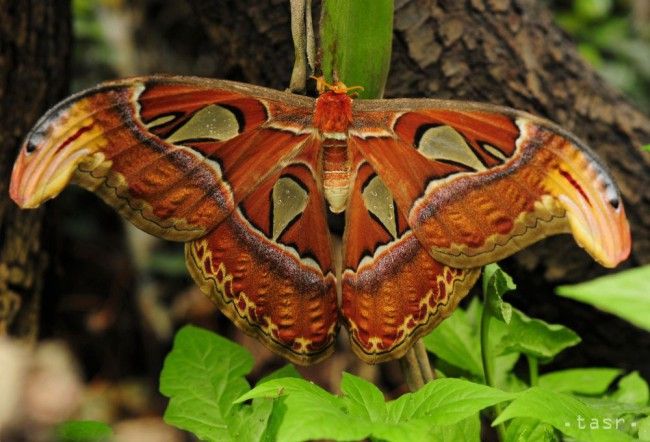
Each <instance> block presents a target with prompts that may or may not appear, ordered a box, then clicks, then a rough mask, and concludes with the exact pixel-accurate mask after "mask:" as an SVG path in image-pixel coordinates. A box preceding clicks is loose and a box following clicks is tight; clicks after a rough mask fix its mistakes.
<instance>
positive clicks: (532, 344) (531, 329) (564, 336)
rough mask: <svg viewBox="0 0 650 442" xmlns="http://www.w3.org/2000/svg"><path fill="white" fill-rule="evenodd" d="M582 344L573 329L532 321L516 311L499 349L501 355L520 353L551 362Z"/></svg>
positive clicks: (537, 320) (538, 320)
mask: <svg viewBox="0 0 650 442" xmlns="http://www.w3.org/2000/svg"><path fill="white" fill-rule="evenodd" d="M578 343H580V337H579V336H578V335H577V334H576V333H575V332H574V331H573V330H571V329H569V328H567V327H565V326H563V325H559V324H548V323H547V322H544V321H542V320H540V319H532V318H529V317H528V316H526V315H525V314H524V313H523V312H521V311H519V310H517V309H514V310H513V312H512V319H511V321H510V324H509V325H508V333H507V334H506V335H505V336H504V337H503V338H502V339H501V342H500V343H499V345H498V347H499V348H500V349H501V354H506V353H511V352H519V353H524V354H527V355H529V356H532V357H535V358H538V359H542V360H549V359H552V358H553V357H555V355H557V354H558V353H560V352H561V351H562V350H564V349H565V348H568V347H572V346H574V345H577V344H578Z"/></svg>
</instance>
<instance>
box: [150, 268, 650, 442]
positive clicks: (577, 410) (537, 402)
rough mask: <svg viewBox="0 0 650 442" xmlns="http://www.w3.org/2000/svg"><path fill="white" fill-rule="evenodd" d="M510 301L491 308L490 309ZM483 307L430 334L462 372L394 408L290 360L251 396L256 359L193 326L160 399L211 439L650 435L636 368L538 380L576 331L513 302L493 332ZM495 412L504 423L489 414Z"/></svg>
mask: <svg viewBox="0 0 650 442" xmlns="http://www.w3.org/2000/svg"><path fill="white" fill-rule="evenodd" d="M484 287H485V289H486V290H487V293H486V298H487V299H489V298H491V297H501V296H502V295H503V294H504V293H507V292H508V291H510V290H511V289H512V288H513V287H514V284H512V281H511V279H510V277H509V276H508V275H506V274H505V273H504V272H503V271H502V270H501V269H499V268H498V267H496V266H494V267H492V266H491V267H490V268H488V269H487V271H486V275H485V278H484ZM506 304H507V303H506V302H505V301H503V300H502V301H501V303H498V302H495V301H491V302H488V304H487V305H488V307H487V308H489V309H493V307H490V305H493V306H494V305H496V306H500V307H499V309H500V310H502V309H503V308H504V305H506ZM483 308H484V307H483V306H482V305H481V304H480V303H479V302H478V301H477V300H476V299H474V300H472V302H470V304H469V305H468V307H467V308H466V309H460V308H459V309H458V310H457V311H456V312H455V313H454V314H453V315H452V316H451V317H450V318H449V319H448V320H446V321H444V322H443V323H442V324H441V325H440V326H439V327H438V328H436V329H435V330H434V331H433V332H432V333H431V334H430V335H428V336H427V337H426V338H425V343H426V346H427V349H428V350H429V351H431V352H432V353H433V354H434V355H435V357H436V358H437V360H436V366H437V367H441V368H443V371H445V372H446V374H447V375H448V376H450V375H454V376H457V377H454V378H452V377H440V378H439V379H436V380H434V381H432V382H430V383H428V384H426V385H425V386H424V387H423V388H422V389H420V390H419V391H417V392H414V393H408V394H404V395H402V396H400V397H399V398H397V399H394V400H389V401H386V400H385V398H384V395H383V394H382V392H381V391H380V390H378V389H377V387H376V386H375V385H373V384H371V383H369V382H367V381H365V380H363V379H361V378H359V377H356V376H354V375H352V374H349V373H344V374H343V378H342V380H341V386H340V390H341V394H340V395H334V394H331V393H329V392H327V391H326V390H324V389H322V388H321V387H319V386H317V385H315V384H313V383H311V382H308V381H306V380H304V379H302V378H301V377H300V375H299V374H298V372H297V371H296V370H295V368H293V367H292V366H290V365H289V366H286V367H284V368H282V369H280V370H278V371H276V372H275V373H273V374H271V375H269V376H267V377H265V378H263V379H262V380H260V381H259V382H258V383H257V385H256V386H255V387H254V388H252V389H251V388H250V386H249V384H248V382H247V381H246V379H245V377H244V376H245V375H246V374H247V373H248V372H249V371H250V369H251V367H252V357H251V355H250V354H249V353H248V352H247V351H246V350H245V349H244V348H243V347H240V346H239V345H237V344H234V343H232V342H230V341H228V340H226V339H224V338H221V337H219V336H217V335H215V334H212V333H211V332H208V331H206V330H202V329H199V328H197V327H193V326H187V327H185V328H183V329H182V330H181V331H180V332H179V333H178V334H177V336H176V340H175V342H174V348H173V350H172V352H171V353H170V354H169V355H168V357H167V359H166V361H165V366H164V368H163V372H162V375H161V392H162V393H163V394H164V395H166V396H168V397H170V398H171V400H170V403H169V406H168V408H167V411H166V412H165V420H166V422H168V423H170V424H172V425H175V426H177V427H179V428H182V429H185V430H188V431H191V432H192V433H194V434H195V435H196V436H197V437H199V438H200V439H203V440H210V441H211V440H235V439H241V440H245V441H249V440H250V441H257V440H261V441H270V440H279V441H302V440H311V439H330V440H361V439H366V438H367V439H370V440H386V441H411V440H413V441H416V440H479V438H480V434H481V417H483V422H485V418H488V419H490V420H492V419H494V421H493V422H492V425H503V428H504V431H503V433H502V434H503V437H502V439H503V440H504V441H524V440H548V441H557V440H562V439H563V438H574V439H577V440H584V441H618V440H622V441H623V440H632V439H633V438H635V437H642V436H643V437H645V436H644V435H646V434H648V433H650V417H649V416H650V403H649V400H650V394H649V389H648V384H647V382H646V381H645V380H644V379H642V378H641V377H640V376H639V375H638V373H636V372H633V373H630V374H628V375H626V376H624V377H622V378H621V377H620V375H621V374H622V372H621V370H619V369H616V368H607V367H590V368H576V369H571V370H562V371H556V372H549V373H545V374H543V375H541V376H539V374H538V373H537V367H538V365H537V362H538V361H539V362H540V363H544V362H546V361H550V360H551V359H552V358H554V357H555V356H556V355H557V354H558V353H559V352H561V351H563V350H564V349H566V348H569V347H571V346H573V345H576V344H577V343H578V342H579V338H578V336H577V335H576V334H575V333H574V332H573V331H571V330H569V329H568V328H566V327H563V326H561V325H557V324H548V323H546V322H544V321H541V320H538V319H532V318H528V317H527V316H526V315H525V314H524V313H523V312H521V311H519V310H517V309H515V308H512V307H510V309H511V318H510V321H509V323H508V324H506V323H505V321H504V320H498V316H492V317H493V318H494V319H495V320H494V321H493V324H492V326H491V327H489V328H483V327H481V318H482V317H483ZM500 310H499V311H500ZM491 311H492V310H491ZM481 333H487V336H481ZM481 339H486V341H487V342H488V344H489V348H488V351H487V352H486V354H487V355H488V357H489V358H490V359H491V360H490V361H489V364H491V365H492V367H493V370H494V378H495V379H496V382H495V384H496V385H493V386H490V385H485V383H486V381H485V379H484V376H483V372H484V370H483V365H482V361H481V358H480V349H481V345H480V341H481ZM521 356H525V357H526V359H527V361H528V365H529V376H528V379H524V378H522V377H521V376H520V374H519V370H518V369H517V361H519V360H520V359H521ZM496 405H498V407H497V409H498V410H499V412H498V416H492V417H489V416H490V410H489V407H492V406H496ZM503 405H505V407H504V406H503ZM502 407H503V408H502ZM488 422H489V421H488Z"/></svg>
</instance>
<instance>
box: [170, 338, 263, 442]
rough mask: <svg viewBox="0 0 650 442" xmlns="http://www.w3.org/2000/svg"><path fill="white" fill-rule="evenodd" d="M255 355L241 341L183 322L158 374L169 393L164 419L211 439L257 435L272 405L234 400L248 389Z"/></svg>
mask: <svg viewBox="0 0 650 442" xmlns="http://www.w3.org/2000/svg"><path fill="white" fill-rule="evenodd" d="M252 366H253V358H252V357H251V355H250V353H248V351H247V350H246V349H244V348H243V347H241V346H239V345H237V344H235V343H234V342H231V341H229V340H227V339H225V338H222V337H221V336H218V335H216V334H214V333H211V332H209V331H207V330H203V329H200V328H198V327H193V326H189V325H188V326H185V327H183V328H182V329H181V330H180V331H179V332H178V333H177V334H176V337H175V339H174V347H173V349H172V351H171V352H170V353H169V354H168V355H167V358H166V359H165V364H164V366H163V370H162V373H161V375H160V392H161V393H162V394H163V395H165V396H167V397H169V398H170V401H169V404H168V406H167V409H166V410H165V415H164V419H165V422H167V423H169V424H171V425H174V426H176V427H178V428H182V429H184V430H188V431H191V432H192V433H194V434H196V435H197V436H198V437H199V438H200V439H204V440H214V441H217V440H218V441H229V440H237V441H242V440H243V441H253V440H259V439H260V438H261V435H262V433H263V431H264V427H265V425H264V422H266V421H267V420H268V418H269V415H270V413H271V410H272V407H271V406H270V405H269V404H263V403H260V404H256V406H255V407H251V406H249V405H233V401H234V400H235V399H236V398H237V397H239V396H241V395H242V394H244V393H245V392H247V391H248V390H249V385H248V382H247V381H246V379H245V378H244V376H245V375H246V374H248V373H249V372H250V370H251V368H252Z"/></svg>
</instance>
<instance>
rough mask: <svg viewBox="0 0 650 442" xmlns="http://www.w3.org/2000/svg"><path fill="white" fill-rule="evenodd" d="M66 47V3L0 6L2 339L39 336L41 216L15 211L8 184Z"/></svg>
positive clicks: (10, 0)
mask: <svg viewBox="0 0 650 442" xmlns="http://www.w3.org/2000/svg"><path fill="white" fill-rule="evenodd" d="M70 41H71V32H70V7H69V2H68V1H67V0H52V1H24V0H0V177H1V178H0V335H2V334H5V333H11V334H13V335H16V336H19V337H24V338H28V339H35V337H36V334H37V331H38V316H39V303H40V295H41V291H42V287H43V281H42V277H43V271H44V268H45V262H46V255H45V253H44V252H43V251H42V250H41V243H40V237H41V224H42V219H43V212H42V210H37V211H22V210H20V209H19V208H18V207H17V206H16V205H15V204H14V203H13V202H12V201H11V200H10V199H9V195H8V189H9V187H8V186H9V178H10V176H11V169H12V166H13V162H14V159H15V158H16V154H17V152H18V148H19V145H20V142H21V140H22V138H23V137H24V136H25V134H26V133H27V131H28V130H29V129H30V128H31V126H33V124H34V123H35V122H36V120H37V119H38V117H40V116H41V114H43V112H44V111H45V110H46V109H47V108H48V107H49V106H51V105H53V104H54V103H55V102H56V101H58V100H59V99H60V98H62V97H63V96H64V95H65V92H66V91H67V89H68V81H69V75H68V74H69V72H68V70H69V66H70V63H69V61H70Z"/></svg>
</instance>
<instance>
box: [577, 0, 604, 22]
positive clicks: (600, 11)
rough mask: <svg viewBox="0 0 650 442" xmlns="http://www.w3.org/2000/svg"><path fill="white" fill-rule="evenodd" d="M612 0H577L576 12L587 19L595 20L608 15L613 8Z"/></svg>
mask: <svg viewBox="0 0 650 442" xmlns="http://www.w3.org/2000/svg"><path fill="white" fill-rule="evenodd" d="M612 6H613V2H612V0H575V1H574V2H573V8H574V11H575V13H576V14H577V15H578V16H580V17H582V18H583V19H584V20H585V21H594V20H598V19H602V18H604V17H606V16H607V15H608V14H609V12H610V10H611V9H612Z"/></svg>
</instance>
